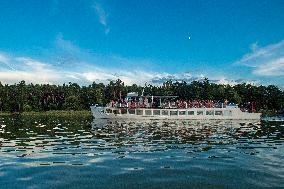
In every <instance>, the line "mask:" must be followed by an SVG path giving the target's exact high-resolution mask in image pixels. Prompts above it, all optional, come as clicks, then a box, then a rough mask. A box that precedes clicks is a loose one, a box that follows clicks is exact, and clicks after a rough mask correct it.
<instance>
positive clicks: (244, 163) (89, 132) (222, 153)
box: [0, 116, 284, 189]
mask: <svg viewBox="0 0 284 189" xmlns="http://www.w3.org/2000/svg"><path fill="white" fill-rule="evenodd" d="M91 122H92V120H85V119H80V117H79V118H72V117H71V118H62V119H57V118H56V119H55V118H54V117H49V118H47V117H44V118H41V117H37V116H35V117H27V118H21V117H19V119H14V118H10V117H6V118H0V152H1V153H0V162H1V167H0V183H1V184H2V185H3V184H4V185H3V186H5V188H19V186H20V187H21V188H28V187H33V188H74V187H76V188H94V186H95V188H116V189H117V188H137V187H138V186H139V187H138V188H259V187H264V186H272V187H280V186H283V185H284V183H283V178H284V166H283V158H284V155H283V154H284V148H283V142H284V125H283V123H277V124H276V123H266V122H263V123H260V122H251V123H250V122H244V121H242V122H238V121H225V120H222V121H217V120H215V121H213V120H211V121H209V120H207V121H206V120H204V121H197V120H195V121H146V120H143V121H142V120H140V121H118V120H116V121H113V120H111V119H110V120H103V119H101V120H99V119H96V120H94V122H93V123H92V124H91ZM58 178H60V179H58ZM55 180H56V182H55ZM15 181H16V182H15ZM236 181H237V182H236Z"/></svg>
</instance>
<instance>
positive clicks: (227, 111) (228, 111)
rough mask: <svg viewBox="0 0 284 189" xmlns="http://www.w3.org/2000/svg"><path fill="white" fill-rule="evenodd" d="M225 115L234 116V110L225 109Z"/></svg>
mask: <svg viewBox="0 0 284 189" xmlns="http://www.w3.org/2000/svg"><path fill="white" fill-rule="evenodd" d="M224 116H232V110H225V111H224Z"/></svg>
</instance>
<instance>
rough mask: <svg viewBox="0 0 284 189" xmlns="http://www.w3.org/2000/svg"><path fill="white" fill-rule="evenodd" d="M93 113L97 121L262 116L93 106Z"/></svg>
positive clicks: (233, 111) (209, 110) (210, 110)
mask: <svg viewBox="0 0 284 189" xmlns="http://www.w3.org/2000/svg"><path fill="white" fill-rule="evenodd" d="M122 110H123V111H122ZM91 111H92V114H93V116H94V118H95V119H119V120H121V119H124V120H260V116H261V114H260V113H248V112H242V111H241V110H240V109H238V108H190V109H147V108H141V109H122V108H106V107H96V106H91Z"/></svg>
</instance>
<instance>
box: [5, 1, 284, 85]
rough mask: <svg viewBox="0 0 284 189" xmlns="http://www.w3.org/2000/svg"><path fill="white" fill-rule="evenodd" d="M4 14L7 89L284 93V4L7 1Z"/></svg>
mask: <svg viewBox="0 0 284 189" xmlns="http://www.w3.org/2000/svg"><path fill="white" fill-rule="evenodd" d="M0 12H1V14H0V28H1V30H0V81H1V82H2V83H15V82H18V81H20V80H23V79H24V80H26V81H27V82H28V83H29V82H33V83H54V84H62V83H64V82H69V81H71V82H77V83H80V84H89V83H91V82H93V81H96V82H108V81H109V80H114V79H117V78H121V79H122V80H123V81H125V83H126V84H132V83H138V84H144V83H145V82H149V83H154V84H159V83H160V82H162V81H164V80H167V79H173V80H182V79H184V80H187V81H191V80H193V79H196V78H202V77H208V78H209V79H210V80H214V81H216V82H219V83H232V84H234V83H238V82H243V81H246V82H250V83H256V84H265V85H267V84H276V85H278V86H280V87H284V24H283V23H284V22H283V20H284V1H282V0H279V1H277V0H273V1H271V0H270V1H263V0H258V1H253V0H240V1H227V0H216V1H206V0H196V1H190V0H184V1H183V0H178V1H169V0H153V1H150V0H147V1H125V0H105V1H98V0H82V1H80V0H50V1H37V0H34V1H33V0H27V1H20V0H9V1H8V0H6V1H0ZM189 37H190V39H189Z"/></svg>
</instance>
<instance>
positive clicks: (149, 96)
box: [143, 95, 178, 98]
mask: <svg viewBox="0 0 284 189" xmlns="http://www.w3.org/2000/svg"><path fill="white" fill-rule="evenodd" d="M143 97H146V98H152V97H153V98H177V97H178V96H154V95H153V96H152V95H147V96H143Z"/></svg>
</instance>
